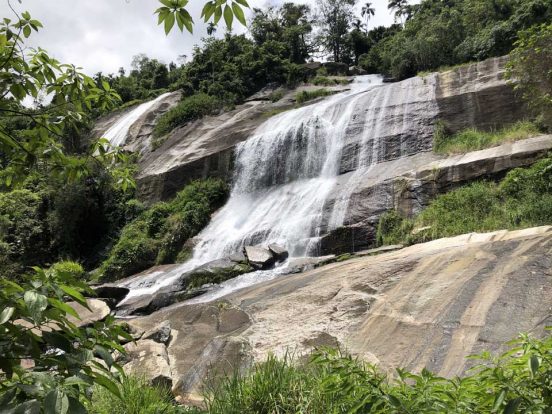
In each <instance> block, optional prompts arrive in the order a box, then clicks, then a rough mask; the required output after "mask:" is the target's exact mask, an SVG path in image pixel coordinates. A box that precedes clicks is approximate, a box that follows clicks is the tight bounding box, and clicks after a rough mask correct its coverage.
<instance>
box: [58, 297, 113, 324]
mask: <svg viewBox="0 0 552 414" xmlns="http://www.w3.org/2000/svg"><path fill="white" fill-rule="evenodd" d="M67 304H68V305H69V306H71V307H72V308H73V309H74V310H75V311H76V312H77V314H78V315H79V318H78V319H77V318H75V317H73V316H69V317H68V319H69V321H70V322H72V323H74V324H75V325H77V326H81V327H83V326H88V325H92V324H93V323H95V322H100V321H103V320H104V319H105V318H106V317H107V316H108V315H109V314H110V313H111V308H110V307H109V306H108V305H107V303H105V302H104V301H103V300H99V299H86V304H87V305H88V309H87V308H85V307H84V306H82V305H81V304H79V303H77V302H68V303H67Z"/></svg>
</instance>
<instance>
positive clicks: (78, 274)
mask: <svg viewBox="0 0 552 414" xmlns="http://www.w3.org/2000/svg"><path fill="white" fill-rule="evenodd" d="M52 270H53V271H54V272H58V273H65V274H68V275H71V277H72V278H73V279H76V280H81V279H82V278H83V277H84V275H85V271H84V268H83V267H82V265H81V264H79V263H76V262H72V261H70V260H65V261H62V262H57V263H54V264H53V265H52Z"/></svg>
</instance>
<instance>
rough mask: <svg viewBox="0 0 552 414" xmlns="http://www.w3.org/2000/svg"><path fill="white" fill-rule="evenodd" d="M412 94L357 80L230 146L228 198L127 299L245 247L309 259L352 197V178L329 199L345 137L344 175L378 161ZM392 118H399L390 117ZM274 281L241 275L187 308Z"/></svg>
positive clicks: (402, 122) (267, 275)
mask: <svg viewBox="0 0 552 414" xmlns="http://www.w3.org/2000/svg"><path fill="white" fill-rule="evenodd" d="M396 85H399V84H396ZM416 88H418V89H420V88H419V85H417V84H412V85H410V86H409V84H407V85H406V87H405V86H404V85H402V86H400V85H399V86H393V85H387V86H385V87H383V86H382V80H381V77H379V76H376V75H369V76H361V77H357V78H356V79H355V81H354V82H353V83H352V84H351V87H350V90H349V91H347V92H343V93H340V94H336V95H334V96H331V97H329V98H327V99H325V100H323V101H320V102H318V103H314V104H312V105H308V106H305V107H303V108H299V109H295V110H290V111H287V112H284V113H282V114H279V115H276V116H274V117H272V118H270V119H269V120H267V121H266V122H265V123H264V124H262V125H261V126H260V127H259V128H258V129H257V130H256V131H255V133H254V134H253V135H252V136H251V137H250V138H249V139H248V140H247V141H245V142H243V143H241V144H239V145H238V147H237V149H236V167H235V177H234V183H233V187H232V191H231V194H230V198H229V200H228V202H227V203H226V205H225V206H224V207H223V208H222V209H221V210H220V211H219V212H217V214H216V215H215V216H214V217H213V218H212V220H211V222H210V224H209V225H208V226H207V227H206V228H205V229H204V230H203V231H202V232H201V233H200V234H199V236H198V239H199V243H198V244H197V245H196V248H195V250H194V254H193V258H192V259H191V260H189V261H188V262H186V263H184V264H182V265H180V266H177V267H176V268H175V269H174V270H172V271H170V272H167V273H165V274H163V275H155V278H154V277H151V278H150V280H149V282H147V281H146V283H144V280H142V281H141V282H140V284H139V285H134V286H133V285H129V287H130V288H131V292H130V294H129V297H133V296H140V295H145V294H151V293H153V292H155V291H157V290H158V289H160V288H161V287H164V286H168V285H170V284H171V283H172V282H173V281H174V280H175V279H176V278H178V277H179V276H180V275H181V274H182V273H184V272H186V271H189V270H192V269H193V268H195V267H197V266H199V265H202V264H204V263H207V262H210V261H213V260H216V259H219V258H222V257H225V256H228V255H229V254H231V253H234V252H237V251H239V250H240V249H241V248H242V247H243V246H245V245H255V244H264V245H266V244H268V243H278V244H281V245H283V246H285V247H286V248H287V249H288V250H289V251H290V254H291V256H292V257H299V256H309V255H316V253H317V248H318V244H319V243H318V242H319V238H320V237H319V236H320V235H321V232H322V227H323V226H326V230H328V229H330V230H331V229H334V228H337V227H339V226H342V225H343V221H344V219H345V211H346V210H347V206H348V203H349V201H350V200H349V198H350V194H351V193H352V191H353V189H354V183H355V174H353V177H352V179H351V180H349V182H350V183H351V184H350V185H349V186H348V187H351V188H350V189H349V188H348V187H347V186H346V188H342V189H340V193H339V196H337V197H336V196H335V194H332V191H334V189H335V185H336V182H337V178H338V176H339V174H340V168H341V163H342V159H343V152H344V151H345V150H346V148H347V145H348V144H349V139H350V137H351V136H356V137H360V139H359V142H358V143H357V149H356V151H355V157H353V158H351V159H354V162H353V164H354V165H351V166H350V167H349V170H350V171H354V170H359V169H360V168H363V169H364V171H366V168H367V167H369V166H370V165H373V164H375V163H377V162H378V161H379V160H380V157H381V152H382V148H380V146H381V145H383V144H381V143H380V141H379V138H378V137H379V136H381V134H382V131H381V129H382V128H384V126H385V125H386V123H385V122H384V120H385V121H386V122H389V118H390V117H391V120H392V122H393V124H394V125H397V128H398V129H400V131H399V133H403V132H404V131H406V130H407V129H408V128H409V127H410V125H409V122H408V119H407V115H408V114H405V113H404V105H402V104H395V103H394V102H395V101H393V100H394V99H395V100H397V99H399V98H401V97H402V98H404V97H405V96H406V97H408V96H407V95H408V94H410V93H411V90H416ZM397 95H400V96H399V97H397ZM406 106H408V105H406ZM384 108H386V109H385V110H384ZM387 108H390V109H387ZM137 109H139V108H137ZM399 110H400V111H401V112H403V113H394V112H393V111H399ZM390 111H391V113H389V112H390ZM330 196H334V198H335V203H334V205H333V210H332V211H330V214H329V217H328V212H327V211H326V212H325V211H324V207H325V204H326V201H327V200H328V198H329V197H330ZM324 213H325V214H326V217H325V218H324ZM324 219H325V222H324ZM280 273H282V268H279V269H275V270H274V271H271V272H254V273H251V274H248V275H243V276H240V277H238V278H235V279H232V280H230V281H227V282H225V283H224V284H223V285H222V286H221V288H219V290H218V291H217V293H215V294H214V295H212V294H211V295H206V296H205V297H201V298H200V299H196V300H195V301H198V300H199V301H206V300H212V299H213V298H215V297H219V296H221V295H222V294H226V293H230V292H232V291H234V290H237V289H239V288H242V287H245V286H249V285H251V284H254V283H257V282H259V281H260V280H265V279H271V278H273V277H275V276H277V275H278V274H280Z"/></svg>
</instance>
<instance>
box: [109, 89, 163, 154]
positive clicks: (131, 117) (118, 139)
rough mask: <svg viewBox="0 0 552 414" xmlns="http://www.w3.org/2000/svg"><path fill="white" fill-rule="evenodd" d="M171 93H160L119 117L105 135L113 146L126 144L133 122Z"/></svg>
mask: <svg viewBox="0 0 552 414" xmlns="http://www.w3.org/2000/svg"><path fill="white" fill-rule="evenodd" d="M170 94H171V93H170V92H168V93H164V94H163V95H159V96H158V97H157V98H155V99H153V100H151V101H148V102H145V103H143V104H141V105H138V106H137V107H136V108H134V109H133V110H132V111H130V112H129V113H128V114H126V115H124V116H123V117H121V118H120V119H118V120H117V121H116V122H115V123H114V124H113V125H112V126H111V128H109V129H108V130H107V131H106V132H105V133H104V134H103V137H104V138H106V139H108V140H109V142H110V143H111V145H112V146H114V147H118V146H121V145H124V144H125V141H126V139H127V136H128V131H129V129H130V127H131V126H132V124H134V123H135V122H136V121H137V120H138V118H140V117H141V116H142V115H144V114H145V113H146V112H148V111H149V110H150V109H151V108H153V107H154V106H155V104H157V103H158V102H159V101H161V100H163V99H164V98H166V97H167V96H169V95H170Z"/></svg>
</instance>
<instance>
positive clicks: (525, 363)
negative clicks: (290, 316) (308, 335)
mask: <svg viewBox="0 0 552 414" xmlns="http://www.w3.org/2000/svg"><path fill="white" fill-rule="evenodd" d="M551 355H552V339H551V338H550V337H547V338H545V339H543V340H536V339H533V338H530V337H528V336H525V335H522V336H521V337H520V339H519V340H517V341H516V342H515V343H514V347H513V348H511V349H510V350H508V352H506V353H504V354H502V355H501V356H498V357H493V356H491V355H490V353H488V352H484V353H482V354H480V355H478V356H476V357H473V358H471V359H472V360H477V361H479V363H480V365H477V366H476V367H474V368H473V369H472V371H470V373H469V374H468V375H466V376H464V377H462V378H455V379H446V378H442V377H439V376H437V375H436V374H434V373H431V372H429V371H428V370H425V369H424V370H422V372H421V373H419V374H414V373H410V372H408V371H406V370H403V369H397V375H395V376H393V377H390V376H387V375H385V374H384V373H382V372H381V371H380V370H379V369H378V368H377V367H375V366H372V365H369V364H365V363H363V362H361V361H360V360H358V359H355V358H353V357H351V356H349V355H344V354H342V353H341V352H339V351H335V350H331V349H322V350H319V351H316V352H315V353H314V354H313V355H312V357H311V358H310V359H309V360H308V361H307V362H306V363H299V362H297V361H293V359H291V358H289V357H284V358H283V359H277V358H275V357H273V356H269V357H268V359H267V360H266V361H265V362H264V363H261V364H257V365H255V366H254V368H253V370H252V371H251V372H250V373H249V374H247V375H245V376H243V377H240V376H238V375H235V376H230V377H226V378H225V379H224V380H223V381H222V382H221V384H220V385H218V386H215V387H212V389H211V390H210V391H209V392H208V393H207V402H208V410H207V411H206V412H208V413H209V414H238V413H239V414H258V413H282V414H285V413H289V414H292V413H309V414H327V413H351V414H360V413H381V414H384V413H491V412H492V413H514V412H522V413H530V412H531V413H537V412H540V413H546V412H548V411H547V410H549V408H550V406H552V386H551V384H550V372H552V357H551Z"/></svg>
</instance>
